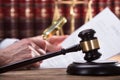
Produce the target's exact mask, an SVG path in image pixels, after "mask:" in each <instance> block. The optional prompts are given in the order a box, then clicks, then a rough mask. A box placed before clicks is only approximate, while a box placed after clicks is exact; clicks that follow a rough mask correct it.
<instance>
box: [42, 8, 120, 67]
mask: <svg viewBox="0 0 120 80" xmlns="http://www.w3.org/2000/svg"><path fill="white" fill-rule="evenodd" d="M85 29H94V30H95V31H96V33H95V36H96V37H97V38H98V41H99V44H100V49H99V50H98V51H99V52H100V53H102V56H101V58H100V59H99V60H105V59H107V58H109V57H112V56H114V55H116V54H118V53H119V52H120V20H119V19H118V18H117V17H116V16H115V15H114V14H113V13H112V12H111V11H110V9H109V8H105V9H104V10H103V11H102V12H100V13H99V14H98V15H97V16H95V17H94V18H93V19H92V20H90V21H89V22H88V23H86V24H84V25H83V26H81V27H80V28H79V29H77V30H76V31H75V32H73V33H72V34H71V35H70V36H69V37H68V38H67V39H66V40H65V41H64V42H63V43H62V46H63V48H68V47H70V46H72V45H75V44H79V41H80V40H81V39H80V38H79V37H78V34H79V32H81V31H82V30H85ZM83 57H84V54H83V53H82V51H79V52H74V53H73V52H72V53H68V54H66V55H60V56H56V57H53V58H49V59H46V60H44V61H43V63H42V64H41V68H66V67H67V66H68V65H69V64H71V63H72V62H74V61H77V62H81V61H84V59H83Z"/></svg>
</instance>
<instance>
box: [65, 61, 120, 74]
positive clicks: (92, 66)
mask: <svg viewBox="0 0 120 80" xmlns="http://www.w3.org/2000/svg"><path fill="white" fill-rule="evenodd" d="M67 74H70V75H86V76H109V75H120V64H119V63H118V62H114V61H102V62H86V63H80V62H73V63H72V64H70V65H69V66H68V67H67Z"/></svg>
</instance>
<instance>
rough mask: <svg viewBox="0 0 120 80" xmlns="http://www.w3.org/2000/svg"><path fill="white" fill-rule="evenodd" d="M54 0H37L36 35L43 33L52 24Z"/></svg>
mask: <svg viewBox="0 0 120 80" xmlns="http://www.w3.org/2000/svg"><path fill="white" fill-rule="evenodd" d="M54 7H55V4H54V0H35V27H34V30H35V35H41V34H42V33H43V31H44V30H45V29H46V28H48V27H49V26H50V25H51V24H52V19H53V14H54Z"/></svg>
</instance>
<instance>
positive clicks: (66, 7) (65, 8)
mask: <svg viewBox="0 0 120 80" xmlns="http://www.w3.org/2000/svg"><path fill="white" fill-rule="evenodd" d="M63 1H65V2H68V1H71V0H63ZM70 6H71V5H70V4H68V3H64V2H62V0H60V1H59V2H58V8H59V11H60V15H61V16H64V17H66V19H67V23H66V24H65V25H63V31H64V34H70V33H71V17H70V16H71V15H70Z"/></svg>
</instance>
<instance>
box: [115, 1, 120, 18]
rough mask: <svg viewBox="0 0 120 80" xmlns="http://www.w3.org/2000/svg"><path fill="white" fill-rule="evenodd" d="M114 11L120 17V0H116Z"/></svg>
mask: <svg viewBox="0 0 120 80" xmlns="http://www.w3.org/2000/svg"><path fill="white" fill-rule="evenodd" d="M114 12H115V14H116V16H117V17H118V18H119V19H120V0H115V1H114Z"/></svg>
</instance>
